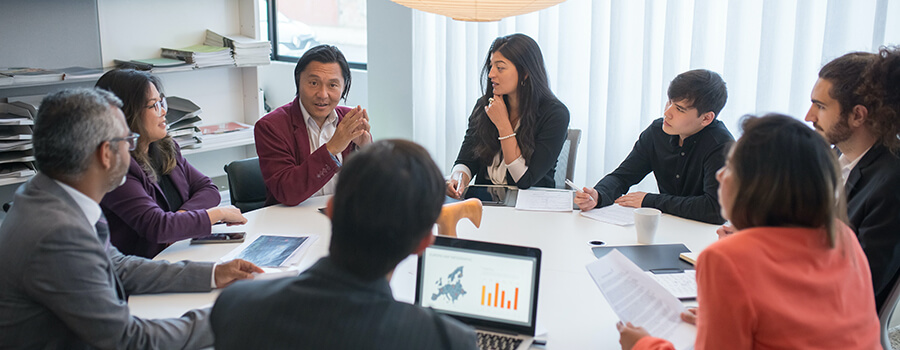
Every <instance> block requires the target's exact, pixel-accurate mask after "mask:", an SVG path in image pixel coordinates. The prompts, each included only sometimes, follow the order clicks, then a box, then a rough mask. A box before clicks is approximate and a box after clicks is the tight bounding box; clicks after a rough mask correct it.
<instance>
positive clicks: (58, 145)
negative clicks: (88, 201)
mask: <svg viewBox="0 0 900 350" xmlns="http://www.w3.org/2000/svg"><path fill="white" fill-rule="evenodd" d="M113 107H116V108H121V107H122V102H121V101H120V100H119V98H117V97H116V96H115V95H113V94H111V93H109V92H108V91H104V90H101V89H73V90H63V91H59V92H56V93H53V94H50V95H47V96H46V97H44V100H43V101H41V107H40V109H39V111H38V114H37V117H36V118H35V120H34V136H33V141H34V158H35V163H36V166H37V169H38V170H39V171H41V172H43V173H45V174H47V175H48V176H50V177H52V178H54V179H61V180H70V181H75V180H79V179H80V178H81V176H82V175H83V174H84V172H85V171H86V170H87V168H88V166H89V165H90V157H91V155H92V154H93V153H94V151H95V150H96V149H97V146H99V145H100V144H101V143H103V142H104V141H109V140H111V139H114V138H116V137H121V134H122V132H123V129H124V128H123V125H122V124H121V123H120V122H118V121H117V120H116V118H115V117H114V116H115V112H114V111H115V110H114V109H113ZM112 147H113V150H116V149H117V148H118V142H116V143H115V144H114V145H112Z"/></svg>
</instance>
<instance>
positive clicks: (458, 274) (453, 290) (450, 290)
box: [431, 266, 466, 303]
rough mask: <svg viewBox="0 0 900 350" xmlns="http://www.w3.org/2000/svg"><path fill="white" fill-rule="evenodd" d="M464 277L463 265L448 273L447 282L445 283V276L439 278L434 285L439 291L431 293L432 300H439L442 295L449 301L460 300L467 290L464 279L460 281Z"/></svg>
mask: <svg viewBox="0 0 900 350" xmlns="http://www.w3.org/2000/svg"><path fill="white" fill-rule="evenodd" d="M462 277H463V267H462V266H460V267H457V268H456V269H455V270H453V272H451V273H450V274H449V275H447V282H446V283H444V281H443V278H438V280H437V281H435V282H434V285H435V286H436V287H437V292H435V293H432V294H431V300H437V299H438V298H440V297H444V298H446V300H447V301H450V302H454V303H455V302H456V301H457V300H459V297H461V296H463V295H466V290H465V289H464V288H463V285H462V281H460V279H462Z"/></svg>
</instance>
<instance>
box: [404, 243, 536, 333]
mask: <svg viewBox="0 0 900 350" xmlns="http://www.w3.org/2000/svg"><path fill="white" fill-rule="evenodd" d="M539 273H540V250H539V249H536V248H527V247H518V246H510V245H503V244H495V243H487V242H478V241H469V240H462V239H455V238H448V237H437V239H436V241H435V244H434V245H432V246H431V247H429V248H428V249H426V250H425V252H423V253H422V255H421V256H420V257H419V271H418V275H417V279H416V280H417V281H416V304H417V305H420V306H424V307H431V308H434V309H435V310H437V311H438V312H441V313H444V314H447V315H450V316H453V317H456V318H459V319H461V320H462V321H463V322H465V323H468V324H471V325H473V326H484V327H488V328H499V329H504V330H509V331H516V332H517V333H525V334H527V333H528V330H530V332H531V334H532V335H533V333H534V321H535V319H536V317H535V316H536V310H535V309H536V307H537V285H538V276H539Z"/></svg>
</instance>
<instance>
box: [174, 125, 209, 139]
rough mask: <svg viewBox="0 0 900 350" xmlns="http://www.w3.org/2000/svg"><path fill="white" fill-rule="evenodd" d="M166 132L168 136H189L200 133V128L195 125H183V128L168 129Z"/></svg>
mask: <svg viewBox="0 0 900 350" xmlns="http://www.w3.org/2000/svg"><path fill="white" fill-rule="evenodd" d="M168 133H169V136H172V137H178V136H185V135H191V136H194V135H198V136H199V135H201V134H200V128H199V127H196V126H189V127H184V128H180V129H175V130H169V132H168Z"/></svg>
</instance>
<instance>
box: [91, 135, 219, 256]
mask: <svg viewBox="0 0 900 350" xmlns="http://www.w3.org/2000/svg"><path fill="white" fill-rule="evenodd" d="M175 147H176V148H175V160H176V164H175V169H172V173H171V174H169V176H170V177H171V178H172V183H173V184H174V185H175V188H176V189H177V190H178V192H179V193H180V194H181V199H182V200H183V202H184V203H183V204H182V205H181V208H169V202H168V201H167V200H166V197H165V195H163V191H162V189H161V188H160V187H159V185H158V184H157V183H156V182H153V181H150V178H149V177H148V176H147V174H146V173H144V170H143V169H141V166H140V165H138V163H137V161H135V160H134V159H132V160H131V165H130V166H129V167H128V174H127V175H126V176H125V177H126V180H125V184H124V185H122V186H119V187H118V188H116V189H115V190H112V191H111V192H109V193H107V194H106V196H104V197H103V200H102V201H101V202H100V207H101V208H102V209H103V214H104V215H106V220H107V221H108V222H109V231H110V241H111V242H112V244H113V245H115V246H116V248H118V249H119V251H121V252H122V253H124V254H128V255H138V256H143V257H145V258H153V257H154V256H156V254H159V252H161V251H162V250H163V249H165V248H166V247H167V246H168V245H169V243H173V242H176V241H180V240H182V239H187V238H195V237H203V236H208V235H209V234H210V232H211V230H212V225H210V224H209V215H208V214H207V213H206V209H209V208H213V207H215V206H218V205H219V203H220V202H221V197H220V196H219V189H218V188H217V187H216V185H214V184H213V183H212V181H211V180H210V179H209V178H208V177H206V175H203V174H202V173H201V172H200V171H198V170H197V169H196V168H194V167H193V166H191V165H190V164H188V162H187V161H186V160H185V159H184V157H182V156H181V149H180V148H178V145H177V144H176V146H175ZM178 210H185V212H183V213H177V212H176V211H178Z"/></svg>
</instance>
